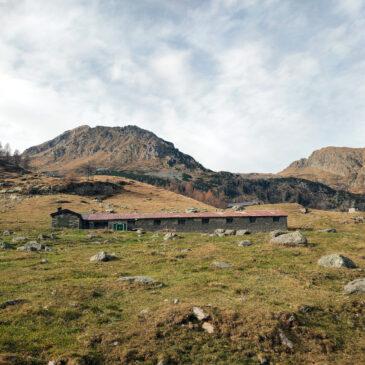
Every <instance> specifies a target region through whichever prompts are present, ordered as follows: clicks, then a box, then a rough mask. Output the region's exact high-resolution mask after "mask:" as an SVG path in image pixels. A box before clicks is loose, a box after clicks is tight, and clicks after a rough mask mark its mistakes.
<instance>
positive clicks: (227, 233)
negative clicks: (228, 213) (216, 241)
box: [224, 229, 236, 236]
mask: <svg viewBox="0 0 365 365" xmlns="http://www.w3.org/2000/svg"><path fill="white" fill-rule="evenodd" d="M235 234H236V230H235V229H226V230H225V231H224V235H225V236H234V235H235Z"/></svg>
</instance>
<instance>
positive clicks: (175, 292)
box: [0, 183, 365, 365]
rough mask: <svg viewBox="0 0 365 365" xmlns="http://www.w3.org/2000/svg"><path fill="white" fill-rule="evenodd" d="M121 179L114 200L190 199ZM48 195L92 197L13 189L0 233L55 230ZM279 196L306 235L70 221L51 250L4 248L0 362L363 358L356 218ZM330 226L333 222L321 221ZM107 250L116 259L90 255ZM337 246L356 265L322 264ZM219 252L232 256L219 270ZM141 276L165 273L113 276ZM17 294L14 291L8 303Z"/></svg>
mask: <svg viewBox="0 0 365 365" xmlns="http://www.w3.org/2000/svg"><path fill="white" fill-rule="evenodd" d="M125 189H126V192H124V193H121V195H120V197H117V196H116V197H114V198H111V199H112V201H113V202H114V203H115V205H118V204H119V205H123V206H125V208H120V209H125V210H127V209H129V210H130V211H132V210H134V209H137V210H140V209H143V210H148V209H149V211H153V210H160V209H175V208H177V207H179V208H180V209H183V208H185V207H188V206H191V205H193V206H197V203H196V202H192V201H187V200H186V198H183V197H182V198H181V199H183V200H178V199H179V196H177V195H174V194H172V193H168V192H165V191H162V190H153V194H151V193H152V191H151V188H150V187H149V186H147V185H143V184H142V185H139V184H138V185H137V183H134V184H131V185H126V186H125ZM143 189H146V190H145V191H144V192H143ZM153 189H154V188H153ZM166 194H167V195H166ZM170 194H172V195H170ZM167 197H169V199H167ZM149 198H151V200H149ZM55 199H58V200H59V199H63V200H70V201H72V202H71V203H68V204H69V205H67V204H63V205H64V206H67V207H70V208H72V207H74V208H78V207H79V206H85V207H88V208H90V207H92V206H93V204H94V202H92V201H91V200H89V199H86V200H85V197H77V196H73V195H68V196H52V197H49V196H44V197H39V196H37V197H33V198H26V199H24V200H22V201H20V202H14V203H13V204H14V206H13V208H11V209H10V208H8V205H7V206H6V207H7V208H6V209H7V211H6V212H3V213H1V217H0V219H1V223H0V225H1V229H5V228H9V227H10V228H12V229H14V230H16V232H15V233H14V234H13V235H12V236H3V237H2V238H1V240H2V241H4V242H7V243H11V241H12V239H13V237H17V236H20V235H22V236H26V237H27V239H28V240H35V239H37V237H38V235H39V233H43V234H49V233H51V230H50V229H49V228H48V224H49V218H48V211H47V212H46V211H43V210H47V209H48V210H50V211H52V210H54V209H53V208H55V207H56V206H57V203H56V202H55ZM81 200H85V201H88V203H82V202H81ZM9 204H10V203H9ZM82 204H84V205H82ZM95 204H97V203H95ZM96 207H97V205H96ZM126 207H128V208H126ZM148 207H149V208H148ZM272 207H277V206H271V207H270V208H272ZM257 208H260V209H261V208H262V209H264V208H267V207H255V209H257ZM278 208H280V209H284V210H286V211H287V212H288V213H289V224H290V228H298V227H301V228H302V229H303V232H304V234H305V235H306V236H307V237H308V239H309V242H310V246H308V247H300V248H298V247H291V248H290V247H282V246H276V245H273V244H271V243H270V242H269V235H268V234H254V235H249V236H246V237H245V239H249V240H251V241H252V243H253V245H252V246H249V247H239V246H238V245H237V244H238V242H239V241H240V240H242V237H235V236H231V237H222V238H219V237H210V236H208V235H201V234H191V233H184V234H181V235H180V236H181V238H179V239H177V240H173V241H164V240H163V234H162V233H161V234H152V233H147V234H145V235H141V236H139V235H137V234H136V233H133V232H130V233H111V232H106V231H94V232H90V231H73V230H64V231H56V232H55V233H56V235H57V239H55V240H51V239H47V240H45V241H44V243H45V244H47V245H49V246H51V247H52V251H51V252H44V253H36V252H30V253H27V252H21V251H17V250H15V249H9V250H1V251H0V273H1V284H0V354H1V355H0V364H9V363H12V364H47V362H48V361H50V360H54V361H58V362H56V363H57V364H80V365H81V364H118V363H121V364H157V363H159V364H260V363H261V364H264V363H266V364H268V363H271V364H279V363H280V364H308V363H316V364H329V363H330V364H360V363H364V362H365V355H364V348H365V332H364V326H365V320H364V318H365V317H364V310H365V304H364V303H365V302H364V298H365V297H364V295H345V294H344V293H343V286H344V285H345V284H346V283H347V282H349V281H350V280H353V279H355V278H359V277H364V276H365V273H364V268H365V246H364V241H365V226H364V224H354V223H352V219H351V217H352V215H349V214H346V213H337V212H322V211H311V212H310V213H309V214H305V215H303V214H301V213H300V212H299V206H297V205H290V204H288V205H280V206H278ZM251 209H252V208H251ZM3 210H5V208H3ZM78 210H80V209H78ZM15 218H16V219H15ZM13 219H15V220H16V221H15V222H12V220H13ZM325 227H336V228H337V229H338V233H322V232H318V228H325ZM90 233H95V236H93V235H92V236H89V234H90ZM19 245H20V244H14V248H15V247H16V246H19ZM102 250H103V251H107V252H109V253H115V254H116V255H117V257H118V259H117V260H115V261H110V262H104V263H92V262H90V261H89V258H90V257H91V256H92V255H94V254H96V253H97V252H99V251H102ZM334 252H338V253H342V254H344V255H346V256H348V257H350V258H351V259H352V260H354V261H355V263H356V264H357V265H358V266H359V268H358V269H352V270H350V269H325V268H321V267H319V266H318V265H317V260H318V259H319V258H320V257H321V256H322V255H325V254H328V253H334ZM214 261H222V262H226V263H229V264H230V265H231V266H230V267H229V268H226V269H218V268H216V267H214V266H212V263H213V262H214ZM135 275H146V276H149V277H151V278H153V279H155V280H156V281H157V282H158V283H162V284H163V285H158V284H157V285H138V284H126V283H125V282H121V281H118V278H120V277H121V276H135ZM13 300H19V301H18V302H10V304H9V302H8V301H13ZM194 306H198V307H200V308H202V309H203V310H204V311H205V312H206V314H208V315H209V316H210V317H209V320H208V321H209V323H210V324H211V325H212V326H213V329H214V332H213V333H208V332H206V331H204V330H203V329H202V325H201V322H199V321H198V320H196V319H195V318H194V317H193V315H192V308H193V307H194ZM61 360H62V361H63V362H62V361H61Z"/></svg>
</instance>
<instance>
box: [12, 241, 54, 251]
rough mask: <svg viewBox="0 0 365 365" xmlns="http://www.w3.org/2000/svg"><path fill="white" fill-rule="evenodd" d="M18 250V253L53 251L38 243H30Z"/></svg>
mask: <svg viewBox="0 0 365 365" xmlns="http://www.w3.org/2000/svg"><path fill="white" fill-rule="evenodd" d="M17 250H18V251H27V252H31V251H38V252H40V251H45V252H49V251H52V248H51V247H49V246H46V245H44V244H43V243H38V242H36V241H30V242H27V243H26V244H25V245H24V246H20V247H18V248H17Z"/></svg>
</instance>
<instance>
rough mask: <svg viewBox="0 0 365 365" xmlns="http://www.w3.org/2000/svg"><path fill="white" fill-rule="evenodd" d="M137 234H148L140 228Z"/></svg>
mask: <svg viewBox="0 0 365 365" xmlns="http://www.w3.org/2000/svg"><path fill="white" fill-rule="evenodd" d="M136 233H137V234H138V235H141V234H145V233H146V231H145V230H143V229H142V228H139V229H137V231H136Z"/></svg>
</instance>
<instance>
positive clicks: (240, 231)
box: [236, 229, 251, 236]
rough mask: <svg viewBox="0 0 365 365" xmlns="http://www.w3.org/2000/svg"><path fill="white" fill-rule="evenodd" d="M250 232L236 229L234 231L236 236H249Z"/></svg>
mask: <svg viewBox="0 0 365 365" xmlns="http://www.w3.org/2000/svg"><path fill="white" fill-rule="evenodd" d="M250 233H251V232H250V231H249V230H248V229H238V230H237V231H236V236H244V235H245V234H250Z"/></svg>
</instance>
